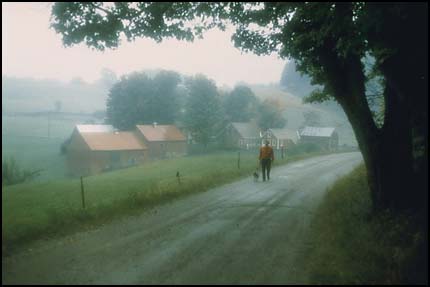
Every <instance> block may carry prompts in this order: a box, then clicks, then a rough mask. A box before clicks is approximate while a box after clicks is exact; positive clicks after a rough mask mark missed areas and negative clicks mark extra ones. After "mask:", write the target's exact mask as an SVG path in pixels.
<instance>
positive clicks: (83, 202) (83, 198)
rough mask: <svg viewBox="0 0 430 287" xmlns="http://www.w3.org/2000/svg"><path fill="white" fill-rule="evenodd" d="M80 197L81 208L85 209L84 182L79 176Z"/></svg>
mask: <svg viewBox="0 0 430 287" xmlns="http://www.w3.org/2000/svg"><path fill="white" fill-rule="evenodd" d="M81 195H82V208H83V209H85V196H84V182H83V180H82V176H81Z"/></svg>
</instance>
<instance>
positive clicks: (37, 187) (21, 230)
mask: <svg viewBox="0 0 430 287" xmlns="http://www.w3.org/2000/svg"><path fill="white" fill-rule="evenodd" d="M322 154H323V153H310V154H302V155H294V156H287V158H285V159H279V160H276V161H275V166H276V165H281V164H285V163H287V162H291V161H296V160H300V159H304V158H308V157H312V156H316V155H322ZM237 158H238V154H237V152H220V153H214V154H210V155H200V156H189V157H182V158H175V159H169V160H161V161H156V162H150V163H148V164H145V165H142V166H138V167H134V168H128V169H124V170H118V171H113V172H109V173H104V174H101V175H96V176H89V177H86V178H84V193H85V205H86V208H85V210H84V209H83V208H82V201H81V190H80V181H79V179H64V180H57V181H50V182H45V183H24V184H17V185H13V186H7V187H3V188H2V250H3V254H11V253H12V252H13V251H14V250H15V249H17V248H20V247H23V246H24V245H27V244H29V243H31V242H32V241H35V240H38V239H43V238H50V237H53V236H61V235H66V234H69V233H71V232H75V231H79V230H86V229H89V228H93V227H94V226H97V225H100V224H101V223H105V222H106V221H109V220H112V219H114V218H117V217H120V216H124V215H131V214H135V213H139V212H141V211H142V210H145V209H146V208H151V207H153V206H156V205H157V204H161V203H165V202H168V201H169V200H172V199H174V198H177V197H179V196H184V195H187V194H191V193H195V192H202V191H206V190H208V189H210V188H212V187H215V186H218V185H221V184H225V183H229V182H232V181H234V180H236V179H238V178H241V177H245V176H251V173H252V171H253V170H254V169H255V168H256V166H257V159H256V154H255V152H246V151H243V152H241V156H240V169H238V166H237ZM177 171H179V172H180V175H181V183H180V184H179V183H178V180H177V178H176V172H177Z"/></svg>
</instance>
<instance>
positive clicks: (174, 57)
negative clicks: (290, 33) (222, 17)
mask: <svg viewBox="0 0 430 287" xmlns="http://www.w3.org/2000/svg"><path fill="white" fill-rule="evenodd" d="M49 18H50V7H49V4H47V3H2V73H3V75H7V76H15V77H33V78H40V79H42V78H50V79H59V80H63V81H69V80H71V79H72V78H74V77H81V78H82V79H84V80H85V81H87V82H93V81H94V80H96V79H98V78H99V77H100V71H101V69H102V68H108V69H111V70H113V71H114V72H115V73H117V75H122V74H126V73H129V72H133V71H139V70H143V69H156V68H162V69H170V70H175V71H178V72H180V73H184V74H187V75H193V74H196V73H203V74H205V75H207V76H208V77H210V78H212V79H213V80H215V81H216V82H217V84H218V85H229V86H233V85H234V84H235V83H236V82H238V81H244V82H247V83H250V84H260V83H278V82H279V79H280V77H281V72H282V69H283V66H284V64H285V60H281V59H279V58H278V57H277V56H276V55H275V54H272V55H271V56H256V55H253V54H250V53H249V54H245V53H243V54H241V52H240V50H238V49H236V48H234V45H233V43H232V42H231V40H230V37H231V31H232V30H231V29H230V30H229V31H226V32H222V31H219V30H211V31H209V32H208V33H206V34H205V37H204V39H203V40H195V42H194V43H188V42H182V41H177V40H174V39H169V40H164V41H163V42H162V43H161V44H157V43H155V41H153V40H150V39H142V38H141V39H138V40H136V41H135V42H127V41H123V42H122V44H121V46H120V47H119V48H118V49H116V50H106V51H105V52H99V51H95V50H91V49H90V48H88V47H87V46H85V45H84V44H80V45H76V46H73V47H71V48H64V47H63V46H62V43H61V36H60V35H58V34H56V33H55V31H54V30H53V29H50V28H49Z"/></svg>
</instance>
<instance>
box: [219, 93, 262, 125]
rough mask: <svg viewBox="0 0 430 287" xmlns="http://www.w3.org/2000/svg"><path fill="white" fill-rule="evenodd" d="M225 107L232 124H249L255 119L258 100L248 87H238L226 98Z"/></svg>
mask: <svg viewBox="0 0 430 287" xmlns="http://www.w3.org/2000/svg"><path fill="white" fill-rule="evenodd" d="M223 107H224V111H225V114H226V116H227V118H228V120H229V121H231V122H247V121H249V120H251V118H253V117H255V115H256V112H257V108H258V99H257V97H256V96H255V94H254V92H253V91H252V90H251V89H250V88H249V87H247V86H236V87H235V88H234V89H233V90H232V91H231V92H230V93H229V94H228V95H226V96H225V97H224V100H223Z"/></svg>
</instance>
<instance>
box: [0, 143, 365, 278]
mask: <svg viewBox="0 0 430 287" xmlns="http://www.w3.org/2000/svg"><path fill="white" fill-rule="evenodd" d="M361 161H362V157H361V154H360V153H357V152H355V153H345V154H334V155H328V156H322V157H316V158H311V159H307V160H303V161H300V162H294V163H291V164H289V165H286V166H282V167H276V168H274V170H273V171H272V176H271V181H270V182H264V183H263V182H261V180H260V182H258V183H254V182H253V180H252V178H251V176H250V177H249V178H246V179H243V180H240V181H237V182H235V183H232V184H228V185H224V186H222V187H219V188H216V189H212V190H210V191H207V192H204V193H199V194H194V195H191V196H188V197H185V198H182V199H179V200H176V201H174V202H171V203H168V204H165V205H162V206H160V207H157V208H154V209H152V210H148V211H147V212H144V213H143V214H141V215H139V216H136V217H131V218H130V217H128V218H125V219H122V220H119V221H114V222H112V223H110V224H108V225H106V226H103V227H101V228H98V229H96V230H93V231H90V232H82V233H78V234H75V235H73V236H69V237H67V238H63V239H56V240H50V241H44V242H38V243H36V244H34V245H33V246H31V248H30V249H31V250H29V249H26V250H23V251H22V252H20V253H17V254H14V255H13V256H11V257H8V258H3V259H2V283H3V284H29V283H33V284H198V283H200V284H205V283H206V284H210V283H212V284H229V283H230V284H239V283H240V284H291V283H300V282H298V280H300V278H299V277H298V274H299V273H300V272H298V271H300V270H297V268H299V267H297V266H295V265H294V264H295V258H296V256H300V254H299V253H298V250H299V246H301V245H302V244H307V241H306V238H305V236H303V235H304V232H305V231H306V229H307V228H308V224H309V221H310V218H311V216H312V211H313V210H315V208H316V206H317V205H318V204H319V202H320V200H321V198H322V196H323V195H324V192H325V191H326V188H327V187H328V186H330V185H331V184H332V183H333V182H334V181H335V179H337V178H338V177H340V176H342V175H344V174H347V173H348V172H350V171H351V170H352V169H353V168H354V167H355V166H356V165H357V164H359V163H360V162H361Z"/></svg>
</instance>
